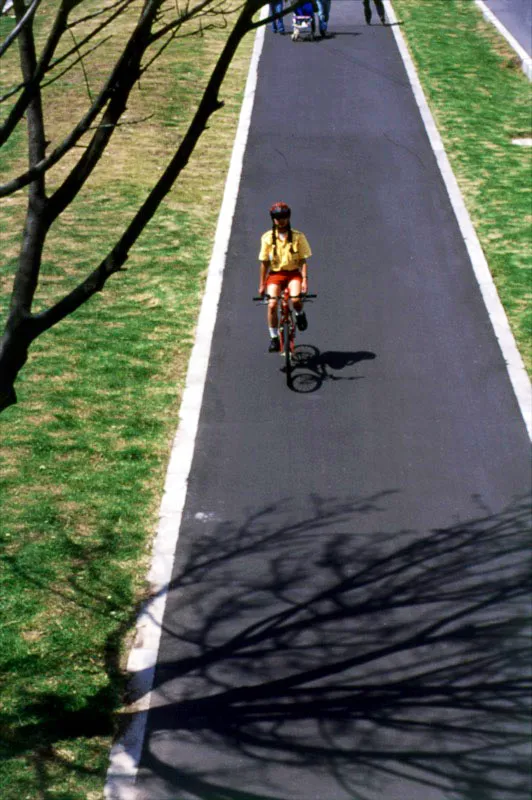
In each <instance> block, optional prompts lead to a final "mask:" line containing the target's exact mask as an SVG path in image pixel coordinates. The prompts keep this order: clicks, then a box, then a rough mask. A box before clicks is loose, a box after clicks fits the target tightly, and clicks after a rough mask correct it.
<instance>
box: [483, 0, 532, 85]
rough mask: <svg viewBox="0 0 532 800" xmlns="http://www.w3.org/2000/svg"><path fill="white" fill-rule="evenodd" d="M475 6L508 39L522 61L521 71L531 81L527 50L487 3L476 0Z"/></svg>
mask: <svg viewBox="0 0 532 800" xmlns="http://www.w3.org/2000/svg"><path fill="white" fill-rule="evenodd" d="M475 4H476V5H477V6H478V7H479V8H480V10H481V11H482V14H483V15H484V17H485V18H486V19H487V20H488V22H491V24H492V25H494V26H495V27H496V28H497V30H498V31H499V33H500V34H501V36H504V38H505V39H506V41H507V42H508V44H509V45H510V47H511V48H512V50H515V52H516V53H517V55H518V56H519V58H520V59H521V69H522V70H523V72H524V73H525V75H526V76H527V78H528V80H529V81H531V80H532V58H531V57H530V56H529V55H528V53H527V52H526V50H525V48H524V47H522V45H520V44H519V42H518V41H517V39H516V38H515V37H514V36H512V34H511V33H510V31H509V30H508V28H505V26H504V25H503V24H502V22H501V21H500V19H498V17H496V16H495V14H494V13H493V11H491V9H489V8H488V6H487V5H486V3H484V2H483V0H475Z"/></svg>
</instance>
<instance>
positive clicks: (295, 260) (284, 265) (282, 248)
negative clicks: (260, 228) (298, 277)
mask: <svg viewBox="0 0 532 800" xmlns="http://www.w3.org/2000/svg"><path fill="white" fill-rule="evenodd" d="M275 239H276V241H275V249H276V253H275V255H274V253H273V245H272V232H271V230H269V231H266V233H264V234H263V235H262V236H261V239H260V253H259V261H269V262H270V270H271V272H279V270H281V269H286V270H294V269H299V268H300V266H301V262H302V261H305V259H307V258H308V257H309V256H311V255H312V251H311V249H310V246H309V243H308V242H307V237H306V236H305V234H304V233H301V231H295V230H294V229H293V228H292V250H293V252H290V242H289V241H288V238H286V239H285V240H284V241H283V239H281V238H280V237H279V234H277V236H276V237H275Z"/></svg>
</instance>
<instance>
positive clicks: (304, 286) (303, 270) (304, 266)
mask: <svg viewBox="0 0 532 800" xmlns="http://www.w3.org/2000/svg"><path fill="white" fill-rule="evenodd" d="M300 269H301V275H302V281H301V291H302V292H303V293H305V292H306V291H307V289H308V267H307V262H306V259H302V260H301V263H300Z"/></svg>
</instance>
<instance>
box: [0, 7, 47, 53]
mask: <svg viewBox="0 0 532 800" xmlns="http://www.w3.org/2000/svg"><path fill="white" fill-rule="evenodd" d="M41 2H42V0H33V3H32V4H31V5H30V6H29V8H28V10H27V11H26V13H25V14H24V16H23V17H22V19H21V20H20V21H18V22H17V24H16V25H15V27H14V28H13V30H12V31H11V33H10V34H9V35H8V36H7V38H6V40H5V42H4V43H3V44H2V45H1V46H0V58H2V56H3V55H4V53H6V52H7V50H8V49H9V47H10V46H11V45H12V44H13V42H14V41H15V40H16V38H17V36H18V35H19V33H20V32H21V30H22V28H23V27H24V25H27V24H28V23H30V22H31V20H32V19H33V15H34V14H35V12H36V11H37V9H38V8H39V6H40V4H41Z"/></svg>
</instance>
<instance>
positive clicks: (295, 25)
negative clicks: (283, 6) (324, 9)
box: [291, 0, 316, 42]
mask: <svg viewBox="0 0 532 800" xmlns="http://www.w3.org/2000/svg"><path fill="white" fill-rule="evenodd" d="M314 12H315V8H314V4H313V3H312V2H310V0H309V2H304V3H301V5H299V6H297V8H296V9H295V10H294V17H293V20H292V37H291V38H292V41H293V42H297V41H302V40H303V39H309V40H310V41H311V42H313V41H314V36H315V32H316V22H315V20H314Z"/></svg>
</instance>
